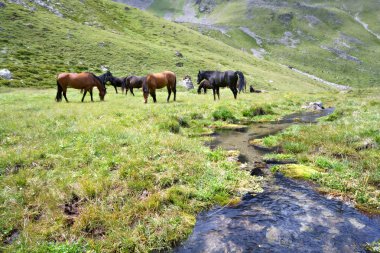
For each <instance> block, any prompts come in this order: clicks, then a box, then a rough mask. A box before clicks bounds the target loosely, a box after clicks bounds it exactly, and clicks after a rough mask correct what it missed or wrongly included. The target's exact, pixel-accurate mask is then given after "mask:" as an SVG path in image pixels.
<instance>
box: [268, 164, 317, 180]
mask: <svg viewBox="0 0 380 253" xmlns="http://www.w3.org/2000/svg"><path fill="white" fill-rule="evenodd" d="M272 171H278V172H281V173H282V174H284V175H285V176H287V177H291V178H296V179H313V178H315V177H316V176H318V175H319V174H320V173H321V172H320V171H318V169H316V168H313V167H311V166H306V165H302V164H286V165H280V166H275V167H273V168H272Z"/></svg>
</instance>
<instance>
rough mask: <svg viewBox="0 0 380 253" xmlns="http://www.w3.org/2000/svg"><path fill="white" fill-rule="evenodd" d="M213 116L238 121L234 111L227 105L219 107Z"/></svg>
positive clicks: (216, 118)
mask: <svg viewBox="0 0 380 253" xmlns="http://www.w3.org/2000/svg"><path fill="white" fill-rule="evenodd" d="M212 117H213V118H214V120H223V121H232V122H234V121H236V118H235V116H234V115H233V113H232V112H231V111H230V110H228V109H227V108H225V107H219V108H218V109H216V111H214V112H213V113H212Z"/></svg>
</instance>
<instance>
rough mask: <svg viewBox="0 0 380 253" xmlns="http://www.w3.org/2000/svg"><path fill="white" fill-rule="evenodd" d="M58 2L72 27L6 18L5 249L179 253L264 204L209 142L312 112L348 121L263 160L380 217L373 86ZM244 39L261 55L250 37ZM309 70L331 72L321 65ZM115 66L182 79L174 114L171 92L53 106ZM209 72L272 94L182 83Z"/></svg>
mask: <svg viewBox="0 0 380 253" xmlns="http://www.w3.org/2000/svg"><path fill="white" fill-rule="evenodd" d="M220 2H221V1H220ZM50 3H51V4H53V5H54V6H55V7H56V8H57V9H58V10H59V11H60V12H61V13H62V14H63V18H61V17H58V16H56V15H54V14H52V13H50V12H49V11H47V10H46V9H44V8H42V7H38V6H35V5H33V3H32V2H28V5H30V6H34V7H36V10H35V11H30V10H28V9H26V8H24V7H22V6H20V5H16V4H11V3H6V7H4V8H0V28H1V29H0V33H1V35H2V36H0V50H1V51H0V54H1V57H0V69H2V68H7V69H9V70H10V71H11V72H12V74H13V79H12V80H5V79H0V106H1V110H0V251H4V252H84V251H89V252H152V251H167V250H170V249H171V248H173V247H174V246H175V245H177V244H178V243H179V242H181V241H183V240H185V239H186V238H187V236H188V235H189V234H190V233H191V231H192V228H193V226H194V224H195V218H196V215H197V214H198V213H199V212H201V211H204V210H208V209H210V208H212V207H215V206H221V207H224V206H233V205H235V204H237V203H239V201H240V197H241V196H242V195H244V194H246V193H257V192H260V191H262V188H261V181H262V178H260V177H252V176H250V175H249V173H248V172H246V171H242V170H241V169H240V168H239V166H240V164H238V163H237V162H234V161H233V159H229V156H230V155H231V154H229V153H228V152H226V151H224V150H222V149H216V150H211V149H210V148H209V147H207V146H206V145H205V143H206V142H207V141H209V140H210V139H211V138H212V137H211V136H210V135H211V134H212V133H214V132H215V131H216V130H217V129H232V128H236V127H240V126H241V124H250V123H256V122H263V121H273V120H277V119H279V118H281V117H282V116H284V115H287V114H290V113H293V112H297V111H300V110H301V106H302V105H304V104H305V103H307V102H311V101H322V102H323V103H324V106H326V107H335V108H336V110H335V112H334V113H333V114H331V115H330V116H328V117H325V118H322V119H320V120H319V123H318V124H312V125H295V126H292V127H290V128H289V129H287V130H286V131H284V132H282V133H279V134H277V135H275V136H270V137H266V138H264V139H262V140H257V141H259V142H260V143H262V144H263V145H267V146H281V149H282V150H283V152H282V153H280V154H269V155H267V157H266V158H268V159H273V158H275V159H292V160H297V162H298V163H299V164H298V165H297V166H284V167H278V168H275V170H278V171H282V172H283V173H284V174H285V175H287V176H290V177H296V178H300V179H307V180H312V181H313V182H315V183H317V184H318V189H319V190H320V191H321V192H322V193H324V194H330V195H333V196H336V197H340V198H342V199H344V200H347V201H351V202H352V203H353V204H355V205H356V206H357V207H358V208H361V209H362V210H365V211H366V212H378V211H379V207H380V193H379V183H380V167H379V162H378V161H379V160H380V157H379V154H380V152H379V146H380V131H379V129H380V125H379V122H380V115H379V112H380V104H379V101H380V97H379V94H380V93H379V91H380V90H379V89H378V88H373V87H372V88H369V87H370V86H378V85H379V83H378V79H376V78H373V79H371V78H372V77H370V75H364V76H362V77H360V76H359V75H356V72H352V73H351V74H352V75H350V77H352V78H353V79H352V80H354V81H353V83H355V82H356V84H357V85H356V84H355V85H356V87H364V88H355V89H354V90H353V91H351V92H348V93H342V92H338V91H336V90H332V89H330V88H328V87H326V86H324V85H323V84H321V83H318V82H316V81H313V80H310V79H308V78H307V77H304V76H301V75H298V74H297V73H295V72H292V71H291V70H289V69H288V68H287V67H285V66H281V65H280V64H278V63H277V62H276V61H275V60H273V59H275V57H273V58H270V59H271V60H273V61H272V62H271V61H268V60H266V59H263V60H259V59H256V58H254V57H253V56H252V55H251V54H250V53H247V52H244V51H242V50H240V49H236V48H235V47H237V46H238V44H239V41H235V40H229V41H223V40H222V41H219V40H215V39H213V38H211V37H214V35H213V34H209V35H210V36H204V35H202V34H200V33H198V32H196V31H194V30H192V29H189V28H187V27H185V26H182V25H180V24H175V23H171V22H168V21H166V20H163V19H160V18H157V17H155V16H153V15H151V14H149V13H145V12H142V11H140V10H137V9H134V8H125V6H124V5H121V4H117V3H113V2H111V1H106V0H101V1H92V0H87V1H84V2H82V1H73V0H64V1H59V3H60V4H57V1H51V2H50ZM84 3H85V4H84ZM165 3H167V5H168V6H170V4H169V3H170V1H165ZM218 3H219V1H218ZM181 4H183V2H182V1H179V2H178V5H173V6H172V8H173V9H175V10H176V11H178V10H180V9H181V8H180V7H181ZM231 4H232V3H231ZM233 6H235V5H233ZM153 7H155V6H153ZM153 7H152V8H153ZM235 7H236V6H235ZM349 7H350V8H353V7H352V6H351V5H349ZM160 11H162V12H163V10H160ZM370 16H371V15H370V13H369V14H368V15H366V17H370ZM228 17H229V16H226V17H225V18H228ZM367 20H368V18H367ZM367 22H369V21H367ZM232 32H233V33H234V34H235V36H237V38H239V40H241V43H243V45H244V46H247V47H249V46H250V45H251V43H252V41H249V40H248V37H247V36H246V35H245V34H243V33H242V32H241V31H240V30H234V31H232ZM206 35H207V34H206ZM215 36H217V35H215ZM227 44H230V45H231V46H230V45H227ZM369 50H372V52H375V53H376V52H377V51H376V50H377V49H373V48H371V49H369ZM176 51H180V52H181V53H182V54H183V57H182V58H181V57H178V56H176V54H175V53H176ZM275 53H276V52H274V54H275ZM289 59H292V58H289ZM304 59H305V61H306V59H307V61H310V64H311V62H312V64H314V65H316V64H317V65H318V64H319V65H318V66H319V67H320V68H318V69H319V70H321V72H322V67H323V63H321V62H318V61H317V60H313V59H311V58H310V57H309V56H307V55H306V56H305V58H304ZM280 62H281V61H280ZM177 63H182V64H183V66H182V67H181V65H177ZM338 65H339V64H338ZM102 66H107V67H109V68H110V70H111V72H112V73H113V74H114V75H115V76H126V75H130V74H136V75H145V74H147V73H150V72H158V71H163V70H172V71H173V72H175V73H176V74H177V80H178V83H177V86H178V92H177V101H176V102H173V101H172V100H171V101H170V103H167V102H166V97H167V92H166V90H165V89H163V90H162V91H159V92H158V93H157V100H158V103H156V104H154V103H153V102H152V99H151V98H149V102H148V104H144V102H143V97H142V94H141V90H140V91H138V90H135V94H136V96H135V97H133V96H131V94H130V93H128V95H127V96H125V95H123V94H115V92H114V89H113V87H110V86H109V87H108V90H107V91H108V93H107V95H106V97H105V101H104V102H100V101H99V97H98V91H97V90H96V89H95V90H94V91H95V92H94V94H95V95H94V100H95V102H90V97H89V96H87V97H86V99H85V102H84V103H81V102H80V100H81V97H82V94H80V92H79V90H73V89H69V90H68V94H67V96H68V99H69V101H70V103H65V102H61V103H57V102H55V100H54V99H55V96H56V89H55V86H56V75H57V74H58V73H60V72H81V71H91V72H94V73H96V74H101V72H102V70H101V69H102ZM199 69H215V70H227V69H233V70H241V71H242V72H243V73H244V74H245V77H246V79H247V82H248V85H254V87H255V88H257V89H262V90H266V91H267V92H264V93H259V94H257V93H254V94H250V93H243V94H239V95H238V99H237V100H234V99H233V95H232V93H231V91H230V90H228V89H223V90H222V91H221V100H219V101H214V100H213V96H212V92H210V91H209V92H208V94H206V95H203V94H202V95H198V94H196V92H195V91H194V90H192V91H186V90H185V89H184V88H183V87H180V85H179V83H180V81H181V79H182V77H183V76H185V75H190V76H191V77H192V78H193V82H195V80H196V74H197V72H198V70H199ZM319 70H318V71H319ZM350 71H351V69H350V67H347V73H350ZM335 73H337V74H336V75H337V79H330V81H331V80H333V81H334V80H338V81H339V80H343V79H340V77H339V76H341V72H339V71H337V72H333V74H331V75H327V77H328V76H333V75H335ZM345 74H346V73H345ZM344 84H347V83H344ZM119 90H120V89H119ZM258 112H260V113H258ZM262 112H264V113H262ZM261 114H264V115H261Z"/></svg>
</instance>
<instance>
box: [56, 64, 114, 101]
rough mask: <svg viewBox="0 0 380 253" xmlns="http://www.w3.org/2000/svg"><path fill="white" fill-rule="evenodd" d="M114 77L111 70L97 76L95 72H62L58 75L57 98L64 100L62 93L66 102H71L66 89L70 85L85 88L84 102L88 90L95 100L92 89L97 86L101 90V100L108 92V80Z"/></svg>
mask: <svg viewBox="0 0 380 253" xmlns="http://www.w3.org/2000/svg"><path fill="white" fill-rule="evenodd" d="M111 77H112V74H111V72H109V71H107V72H106V73H105V74H103V75H101V76H96V75H94V74H93V73H89V72H82V73H79V74H77V73H61V74H59V75H58V76H57V96H56V97H55V100H56V101H57V102H60V101H62V93H63V96H64V97H65V100H66V102H69V101H68V100H67V97H66V91H67V88H68V87H71V88H74V89H83V90H84V94H83V97H82V102H83V100H84V97H85V96H86V94H87V91H88V92H89V93H90V95H91V101H94V100H93V98H92V89H93V88H94V87H95V86H96V87H97V88H98V90H99V97H100V100H102V101H103V100H104V96H105V95H106V93H107V89H106V86H105V84H106V82H107V81H108V80H109V79H110V78H111Z"/></svg>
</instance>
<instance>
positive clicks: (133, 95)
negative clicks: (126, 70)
mask: <svg viewBox="0 0 380 253" xmlns="http://www.w3.org/2000/svg"><path fill="white" fill-rule="evenodd" d="M130 90H131V94H132V95H133V96H135V93H133V88H132V87H131V88H130Z"/></svg>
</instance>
